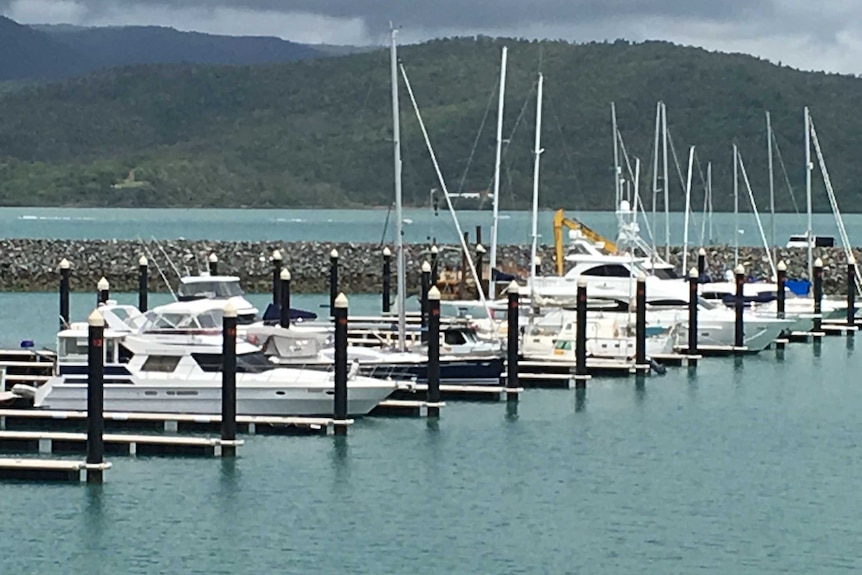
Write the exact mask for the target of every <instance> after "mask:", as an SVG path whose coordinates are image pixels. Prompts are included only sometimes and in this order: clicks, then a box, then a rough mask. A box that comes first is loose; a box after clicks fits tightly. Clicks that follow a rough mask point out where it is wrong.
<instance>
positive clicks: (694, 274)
mask: <svg viewBox="0 0 862 575" xmlns="http://www.w3.org/2000/svg"><path fill="white" fill-rule="evenodd" d="M697 275H698V274H697V268H691V269H690V270H688V277H690V278H692V279H697Z"/></svg>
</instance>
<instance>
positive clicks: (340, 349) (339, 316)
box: [333, 293, 348, 435]
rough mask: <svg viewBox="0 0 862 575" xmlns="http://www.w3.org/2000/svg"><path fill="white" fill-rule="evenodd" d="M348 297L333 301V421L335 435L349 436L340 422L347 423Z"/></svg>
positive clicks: (339, 297)
mask: <svg viewBox="0 0 862 575" xmlns="http://www.w3.org/2000/svg"><path fill="white" fill-rule="evenodd" d="M347 306H348V301H347V296H345V295H344V294H343V293H342V294H338V296H337V297H336V298H335V300H334V301H333V317H334V318H335V358H334V359H335V395H334V400H333V419H334V420H335V424H336V427H335V435H347V426H346V425H338V422H344V421H347Z"/></svg>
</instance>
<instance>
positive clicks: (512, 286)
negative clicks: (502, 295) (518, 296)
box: [506, 280, 521, 293]
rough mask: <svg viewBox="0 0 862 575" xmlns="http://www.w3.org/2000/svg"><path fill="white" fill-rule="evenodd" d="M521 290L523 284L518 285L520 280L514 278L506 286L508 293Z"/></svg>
mask: <svg viewBox="0 0 862 575" xmlns="http://www.w3.org/2000/svg"><path fill="white" fill-rule="evenodd" d="M520 290H521V286H519V285H518V282H516V281H515V280H512V282H511V283H510V284H509V285H508V286H506V293H519V292H520Z"/></svg>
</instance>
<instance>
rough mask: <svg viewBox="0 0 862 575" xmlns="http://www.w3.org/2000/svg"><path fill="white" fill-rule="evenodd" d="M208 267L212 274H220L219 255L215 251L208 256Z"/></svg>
mask: <svg viewBox="0 0 862 575" xmlns="http://www.w3.org/2000/svg"><path fill="white" fill-rule="evenodd" d="M207 269H208V270H209V272H210V275H211V276H217V275H218V256H217V255H215V253H211V254H210V257H209V258H207Z"/></svg>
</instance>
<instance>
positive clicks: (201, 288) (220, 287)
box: [177, 280, 243, 301]
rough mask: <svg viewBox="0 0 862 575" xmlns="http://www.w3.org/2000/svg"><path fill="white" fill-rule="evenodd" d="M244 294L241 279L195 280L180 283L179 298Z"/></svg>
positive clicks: (184, 299)
mask: <svg viewBox="0 0 862 575" xmlns="http://www.w3.org/2000/svg"><path fill="white" fill-rule="evenodd" d="M241 295H243V291H242V288H241V287H239V280H219V281H194V282H184V283H181V284H180V289H179V290H178V291H177V299H179V300H180V301H188V300H195V299H208V298H229V297H235V296H241Z"/></svg>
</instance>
